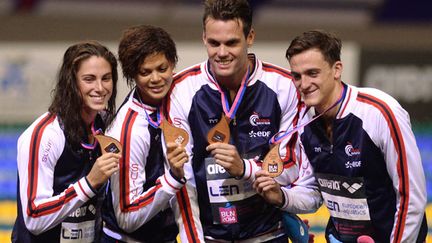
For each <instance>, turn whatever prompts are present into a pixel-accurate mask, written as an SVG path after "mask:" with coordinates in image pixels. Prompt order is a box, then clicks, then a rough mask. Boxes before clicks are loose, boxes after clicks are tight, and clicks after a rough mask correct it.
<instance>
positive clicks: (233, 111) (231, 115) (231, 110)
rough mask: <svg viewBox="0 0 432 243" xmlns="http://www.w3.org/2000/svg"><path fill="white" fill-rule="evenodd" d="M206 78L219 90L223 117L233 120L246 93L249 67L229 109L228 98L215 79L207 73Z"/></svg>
mask: <svg viewBox="0 0 432 243" xmlns="http://www.w3.org/2000/svg"><path fill="white" fill-rule="evenodd" d="M207 77H208V79H209V80H210V81H211V82H212V83H213V84H214V85H215V86H216V87H217V89H218V90H219V93H220V94H221V103H222V108H223V111H224V113H225V115H226V116H227V117H228V118H230V119H231V120H232V119H234V117H235V114H236V112H237V109H238V107H239V106H240V103H241V101H242V99H243V96H244V93H245V91H246V86H247V83H248V82H247V80H248V79H249V67H248V70H247V72H246V74H245V75H244V76H243V79H242V81H241V84H240V89H239V90H238V91H237V94H236V97H235V99H234V101H233V103H232V106H231V108H230V107H229V100H228V97H227V96H226V95H225V92H224V91H223V90H222V88H221V87H220V86H219V84H218V82H217V81H216V79H215V78H214V77H213V76H211V75H209V74H208V73H207Z"/></svg>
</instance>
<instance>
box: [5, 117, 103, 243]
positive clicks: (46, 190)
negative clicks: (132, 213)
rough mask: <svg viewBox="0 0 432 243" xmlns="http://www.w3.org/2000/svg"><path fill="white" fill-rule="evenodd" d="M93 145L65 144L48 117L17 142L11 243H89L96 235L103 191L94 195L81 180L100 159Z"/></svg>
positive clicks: (97, 124)
mask: <svg viewBox="0 0 432 243" xmlns="http://www.w3.org/2000/svg"><path fill="white" fill-rule="evenodd" d="M99 129H101V130H103V129H104V126H103V122H102V119H101V118H100V116H97V118H96V120H95V123H94V124H93V130H99ZM87 137H88V136H87V135H85V136H84V137H83V138H82V141H83V142H86V141H87ZM93 145H94V146H92V148H85V147H83V146H82V145H81V144H78V145H74V144H71V143H70V142H69V141H68V140H67V139H66V137H65V134H64V132H63V129H62V123H61V121H60V119H59V118H58V117H57V116H56V115H53V114H50V113H45V114H44V115H42V116H40V117H39V118H38V119H37V120H36V121H35V122H33V124H32V125H30V127H29V128H27V129H26V130H25V131H24V133H23V134H22V135H21V136H20V137H19V139H18V155H17V163H18V185H19V186H18V200H17V201H18V212H17V214H18V217H17V220H16V222H15V225H14V228H13V232H12V241H13V242H92V241H93V240H94V237H95V234H97V232H98V231H100V229H101V228H100V220H98V219H100V207H101V206H102V205H101V204H102V203H101V201H102V200H101V198H102V197H103V189H102V190H101V191H99V192H97V191H95V190H94V189H92V188H91V186H90V184H89V183H88V181H87V180H86V178H85V176H86V175H87V174H88V173H89V172H90V170H91V168H92V167H93V164H94V162H95V161H96V159H97V158H98V157H99V156H100V155H101V152H100V149H99V148H98V146H95V144H93ZM98 199H99V200H98Z"/></svg>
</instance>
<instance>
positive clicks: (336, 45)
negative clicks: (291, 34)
mask: <svg viewBox="0 0 432 243" xmlns="http://www.w3.org/2000/svg"><path fill="white" fill-rule="evenodd" d="M312 48H317V49H318V50H320V51H321V53H322V55H323V56H324V59H325V60H326V61H327V62H328V63H329V64H330V65H333V64H334V63H335V62H337V61H340V60H341V59H340V55H341V49H342V42H341V40H340V39H339V38H338V37H336V36H335V35H333V34H331V33H329V32H326V31H323V30H311V31H307V32H304V33H303V34H302V35H300V36H297V37H296V38H295V39H294V40H293V41H292V42H291V44H290V46H289V47H288V49H287V51H286V54H285V57H286V58H287V59H288V61H289V60H290V59H291V58H292V57H293V56H294V55H296V54H299V53H301V52H303V51H306V50H309V49H312Z"/></svg>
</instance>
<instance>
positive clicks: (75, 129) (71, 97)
mask: <svg viewBox="0 0 432 243" xmlns="http://www.w3.org/2000/svg"><path fill="white" fill-rule="evenodd" d="M92 56H97V57H102V58H104V59H105V60H107V62H108V63H109V64H110V65H111V74H112V80H113V91H112V95H111V98H110V99H109V101H108V107H107V108H106V110H105V112H104V113H105V114H104V119H105V125H106V126H108V125H109V124H110V123H111V122H112V120H113V119H114V115H115V111H116V107H115V98H116V95H117V79H118V73H117V60H116V58H115V56H114V54H113V53H112V52H110V51H109V50H108V48H106V47H105V46H103V45H101V44H100V43H98V42H97V41H86V42H80V43H77V44H74V45H72V46H70V47H69V48H68V49H67V50H66V52H65V54H64V56H63V63H62V65H61V68H60V70H59V72H58V76H57V83H56V87H55V88H54V90H53V91H52V93H53V94H54V97H53V100H52V103H51V105H50V106H49V108H48V111H49V112H50V113H52V114H56V115H57V116H58V117H59V118H60V120H61V122H62V124H63V130H64V133H65V135H66V139H67V140H68V141H70V142H71V143H73V144H76V143H79V142H80V141H81V138H82V137H83V136H84V134H85V131H84V128H83V125H82V124H83V120H82V118H81V109H82V106H83V99H82V96H81V93H80V91H79V88H78V84H77V72H78V70H79V68H80V65H81V63H82V62H83V61H84V60H87V59H88V58H90V57H92Z"/></svg>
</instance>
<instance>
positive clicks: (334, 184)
mask: <svg viewBox="0 0 432 243" xmlns="http://www.w3.org/2000/svg"><path fill="white" fill-rule="evenodd" d="M318 183H319V184H320V186H321V187H325V188H328V189H330V190H337V191H340V181H335V180H327V179H323V178H318Z"/></svg>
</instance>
